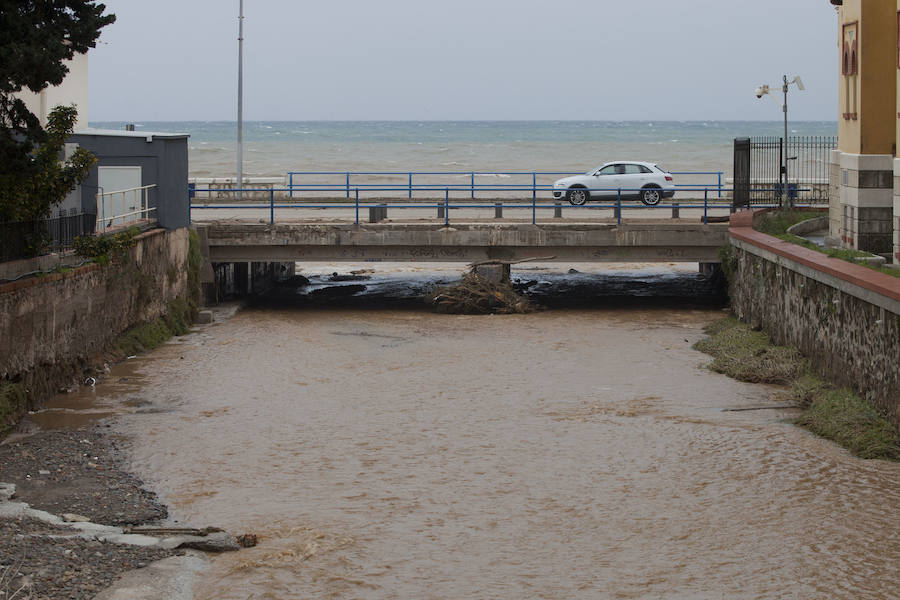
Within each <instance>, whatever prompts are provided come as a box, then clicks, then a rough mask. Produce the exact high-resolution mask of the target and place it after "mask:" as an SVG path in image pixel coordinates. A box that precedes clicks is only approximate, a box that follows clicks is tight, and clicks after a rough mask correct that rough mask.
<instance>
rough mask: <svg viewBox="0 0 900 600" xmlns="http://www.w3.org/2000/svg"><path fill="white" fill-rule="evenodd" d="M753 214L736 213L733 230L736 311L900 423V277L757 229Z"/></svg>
mask: <svg viewBox="0 0 900 600" xmlns="http://www.w3.org/2000/svg"><path fill="white" fill-rule="evenodd" d="M752 219H753V213H752V212H750V211H747V212H745V213H740V214H738V215H735V216H734V217H733V218H732V223H731V229H730V231H729V233H730V242H731V245H732V259H731V260H730V261H728V264H724V265H723V266H724V268H725V270H726V272H727V273H728V274H729V280H730V281H729V283H730V294H731V303H732V309H733V310H734V312H735V314H737V316H738V317H739V318H740V319H741V320H742V321H744V322H746V323H749V324H750V325H752V326H754V327H760V328H762V329H763V330H764V331H765V332H766V333H768V334H769V336H770V337H771V338H772V340H773V341H774V342H775V343H776V344H782V345H790V346H794V347H797V348H799V349H800V351H801V352H803V354H804V355H805V356H806V357H807V358H808V359H809V361H810V363H811V364H812V366H813V367H814V368H815V369H816V370H817V371H818V372H819V373H820V374H821V375H823V376H825V377H826V378H827V379H829V380H830V381H833V382H835V383H837V384H839V385H844V386H848V387H851V388H853V389H855V390H857V391H858V392H860V393H861V394H863V395H864V396H866V397H867V398H868V399H869V400H870V401H871V402H872V403H873V404H875V405H876V406H877V407H878V408H879V409H881V410H882V412H883V413H884V414H885V415H886V416H888V417H889V418H890V419H891V420H892V421H893V422H894V424H895V425H897V426H898V427H900V279H898V278H896V277H891V276H889V275H885V274H882V273H879V272H877V271H873V270H871V269H866V268H865V267H861V266H858V265H854V264H851V263H849V262H846V261H843V260H840V259H837V258H830V257H828V256H827V255H825V254H821V253H819V252H815V251H813V250H808V249H806V248H803V247H801V246H797V245H795V244H790V243H788V242H783V241H781V240H779V239H777V238H774V237H771V236H768V235H765V234H762V233H759V232H757V231H755V230H753V228H752Z"/></svg>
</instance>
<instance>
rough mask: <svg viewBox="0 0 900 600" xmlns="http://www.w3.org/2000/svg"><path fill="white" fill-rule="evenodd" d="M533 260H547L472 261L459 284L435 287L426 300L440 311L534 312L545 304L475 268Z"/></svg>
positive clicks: (449, 312) (469, 313)
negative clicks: (534, 301)
mask: <svg viewBox="0 0 900 600" xmlns="http://www.w3.org/2000/svg"><path fill="white" fill-rule="evenodd" d="M551 258H552V257H551ZM533 260H546V259H541V258H532V259H524V260H517V261H498V260H487V261H479V262H477V263H472V265H470V269H469V271H468V272H467V273H466V274H465V275H463V278H462V280H460V282H459V283H457V284H454V285H449V286H444V287H438V288H435V289H434V291H432V292H431V294H429V295H428V296H427V297H426V298H425V300H426V302H428V303H429V304H431V305H432V306H433V307H434V309H435V310H436V311H437V312H441V313H448V314H465V315H486V314H524V313H530V312H535V311H537V310H540V309H541V308H543V307H542V306H539V305H537V304H535V303H533V302H531V301H530V300H528V299H527V298H525V297H524V296H522V295H521V294H519V292H517V291H516V290H515V288H513V287H512V284H510V282H509V281H493V280H491V279H488V278H486V277H482V276H481V275H479V274H478V273H476V272H475V269H476V267H479V266H483V265H498V264H501V265H505V264H515V263H519V262H528V261H533Z"/></svg>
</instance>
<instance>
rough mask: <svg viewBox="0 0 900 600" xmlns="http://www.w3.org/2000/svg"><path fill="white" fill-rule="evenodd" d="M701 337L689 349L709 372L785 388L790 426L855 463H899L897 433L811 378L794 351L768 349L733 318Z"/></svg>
mask: <svg viewBox="0 0 900 600" xmlns="http://www.w3.org/2000/svg"><path fill="white" fill-rule="evenodd" d="M705 331H706V333H707V335H709V336H710V337H709V338H707V339H705V340H701V341H700V342H697V344H695V345H694V347H695V348H696V349H697V350H700V351H701V352H704V353H706V354H709V355H710V356H712V357H713V362H712V363H711V364H710V365H709V368H710V369H712V370H713V371H716V372H717V373H722V374H725V375H728V376H729V377H732V378H734V379H737V380H739V381H747V382H750V383H775V384H781V385H787V386H789V390H788V391H787V397H788V399H789V400H791V401H792V402H793V403H794V404H796V406H797V407H798V408H800V409H802V410H803V413H802V414H801V415H800V417H798V418H797V419H796V420H795V421H794V423H795V424H796V425H799V426H801V427H805V428H806V429H808V430H809V431H811V432H813V433H815V434H816V435H819V436H821V437H823V438H826V439H829V440H832V441H833V442H835V443H837V444H840V445H841V446H843V447H844V448H846V449H847V450H849V451H850V452H852V453H853V454H854V455H856V456H858V457H860V458H880V459H887V460H897V461H900V432H898V431H897V429H896V428H895V427H894V426H893V425H892V424H891V423H890V422H889V421H888V420H887V419H886V418H884V416H882V415H881V414H880V413H879V412H878V411H877V410H876V409H875V408H874V407H873V406H872V405H871V404H869V403H868V402H867V401H866V400H865V399H864V398H862V397H860V396H859V395H858V394H857V393H855V392H853V391H852V390H849V389H844V388H840V389H839V388H836V387H834V386H833V385H831V384H830V383H828V382H827V381H825V380H823V379H821V378H820V377H818V376H817V375H815V374H814V373H813V372H812V370H811V369H810V367H809V364H808V363H807V361H806V359H804V358H803V356H802V355H801V354H800V352H799V351H798V350H796V349H794V348H787V347H784V346H775V345H773V344H772V343H771V341H770V340H769V338H768V336H766V334H764V333H762V332H759V331H753V330H752V329H751V328H750V326H748V325H746V324H744V323H741V322H740V321H738V320H737V319H735V318H734V317H727V318H725V319H721V320H719V321H716V322H715V323H713V324H711V325H709V326H708V327H707V328H706V329H705Z"/></svg>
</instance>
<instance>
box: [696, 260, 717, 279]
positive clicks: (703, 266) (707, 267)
mask: <svg viewBox="0 0 900 600" xmlns="http://www.w3.org/2000/svg"><path fill="white" fill-rule="evenodd" d="M721 272H722V265H721V264H719V263H708V262H702V263H700V273H701V274H702V275H706V276H707V277H712V276H714V275H716V274H717V273H721Z"/></svg>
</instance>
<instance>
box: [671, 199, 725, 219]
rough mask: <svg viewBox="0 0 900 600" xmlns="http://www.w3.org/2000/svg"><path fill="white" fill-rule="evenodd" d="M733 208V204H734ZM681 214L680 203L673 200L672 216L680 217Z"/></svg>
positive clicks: (674, 217)
mask: <svg viewBox="0 0 900 600" xmlns="http://www.w3.org/2000/svg"><path fill="white" fill-rule="evenodd" d="M732 208H733V205H732ZM680 215H681V210H680V209H679V208H678V203H677V202H673V203H672V218H673V219H678V218H679V217H680Z"/></svg>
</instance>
